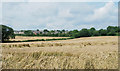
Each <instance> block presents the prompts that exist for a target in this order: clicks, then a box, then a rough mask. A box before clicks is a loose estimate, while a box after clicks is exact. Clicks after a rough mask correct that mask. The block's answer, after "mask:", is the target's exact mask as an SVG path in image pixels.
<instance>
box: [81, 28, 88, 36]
mask: <svg viewBox="0 0 120 71" xmlns="http://www.w3.org/2000/svg"><path fill="white" fill-rule="evenodd" d="M79 34H80V37H89V36H90V32H89V31H88V30H87V29H82V30H81V31H80V32H79Z"/></svg>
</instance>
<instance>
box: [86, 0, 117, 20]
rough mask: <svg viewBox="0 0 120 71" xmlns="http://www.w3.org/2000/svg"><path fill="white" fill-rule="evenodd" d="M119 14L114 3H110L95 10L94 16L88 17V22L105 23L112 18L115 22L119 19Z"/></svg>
mask: <svg viewBox="0 0 120 71" xmlns="http://www.w3.org/2000/svg"><path fill="white" fill-rule="evenodd" d="M117 13H118V12H117V8H116V7H115V5H114V3H113V2H108V3H106V5H105V6H103V7H101V8H98V9H95V10H94V13H93V14H92V15H88V17H87V18H86V21H88V22H93V21H103V20H107V19H111V18H112V19H113V20H115V19H116V18H117ZM109 21H110V20H109Z"/></svg>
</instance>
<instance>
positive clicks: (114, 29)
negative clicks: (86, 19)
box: [0, 25, 120, 41]
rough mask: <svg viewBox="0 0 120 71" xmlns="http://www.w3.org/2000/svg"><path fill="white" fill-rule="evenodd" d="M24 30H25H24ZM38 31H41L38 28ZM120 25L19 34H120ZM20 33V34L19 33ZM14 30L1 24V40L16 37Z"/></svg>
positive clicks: (59, 35) (62, 35)
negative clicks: (104, 27)
mask: <svg viewBox="0 0 120 71" xmlns="http://www.w3.org/2000/svg"><path fill="white" fill-rule="evenodd" d="M22 31H24V30H22ZM37 31H39V30H38V29H37ZM119 32H120V27H118V26H108V27H107V28H106V29H100V30H96V29H95V28H94V27H92V28H90V29H86V28H83V29H81V30H72V31H67V32H66V30H57V33H55V30H51V31H49V30H47V29H45V30H44V31H43V33H39V34H36V35H35V34H34V33H33V32H32V30H26V31H24V34H19V35H20V36H52V37H71V38H80V37H91V36H120V33H119ZM17 35H18V34H17ZM15 36H16V35H15V34H14V30H13V29H12V28H11V27H8V26H5V25H0V41H8V40H9V39H10V38H15Z"/></svg>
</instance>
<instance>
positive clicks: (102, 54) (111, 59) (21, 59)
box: [2, 36, 118, 69]
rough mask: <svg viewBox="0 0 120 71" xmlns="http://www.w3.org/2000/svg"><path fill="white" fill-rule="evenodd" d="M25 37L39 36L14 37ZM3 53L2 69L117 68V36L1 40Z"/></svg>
mask: <svg viewBox="0 0 120 71" xmlns="http://www.w3.org/2000/svg"><path fill="white" fill-rule="evenodd" d="M39 38H42V39H48V38H51V39H52V38H53V37H39ZM54 38H55V37H54ZM57 38H60V37H57ZM62 38H65V37H62ZM25 39H26V40H28V39H38V37H31V38H30V37H29V38H27V37H24V38H23V37H17V38H16V39H11V40H14V41H17V40H25ZM2 55H3V58H2V59H3V64H2V67H3V68H12V69H13V68H14V69H16V68H23V69H29V68H33V69H35V68H39V69H117V68H118V36H99V37H82V38H76V39H69V40H55V41H36V42H17V43H2Z"/></svg>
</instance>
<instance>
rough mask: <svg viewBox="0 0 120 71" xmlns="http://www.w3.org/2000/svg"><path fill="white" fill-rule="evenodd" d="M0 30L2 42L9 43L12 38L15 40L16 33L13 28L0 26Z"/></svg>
mask: <svg viewBox="0 0 120 71" xmlns="http://www.w3.org/2000/svg"><path fill="white" fill-rule="evenodd" d="M0 28H1V29H0V30H2V31H1V33H2V34H1V36H0V37H2V38H1V41H3V42H4V41H8V40H9V39H10V38H15V35H14V31H13V29H12V28H10V27H8V26H5V25H0Z"/></svg>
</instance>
